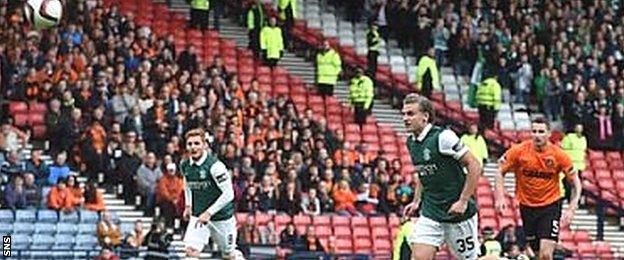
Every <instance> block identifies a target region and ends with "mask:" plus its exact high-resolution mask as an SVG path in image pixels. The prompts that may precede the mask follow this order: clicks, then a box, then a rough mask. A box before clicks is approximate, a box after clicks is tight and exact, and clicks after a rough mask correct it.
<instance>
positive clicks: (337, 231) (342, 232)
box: [334, 226, 351, 238]
mask: <svg viewBox="0 0 624 260" xmlns="http://www.w3.org/2000/svg"><path fill="white" fill-rule="evenodd" d="M334 236H336V238H351V228H349V227H345V226H337V227H334Z"/></svg>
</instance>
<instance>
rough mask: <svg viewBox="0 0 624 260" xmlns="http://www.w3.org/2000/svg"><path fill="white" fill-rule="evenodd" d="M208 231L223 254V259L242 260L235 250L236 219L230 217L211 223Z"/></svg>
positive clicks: (238, 252)
mask: <svg viewBox="0 0 624 260" xmlns="http://www.w3.org/2000/svg"><path fill="white" fill-rule="evenodd" d="M211 223H212V225H210V230H211V231H212V232H211V234H212V237H213V238H214V240H215V242H216V243H217V245H218V246H219V251H221V252H222V253H223V257H224V258H225V259H232V260H234V259H236V260H238V259H242V254H241V253H240V251H238V250H237V249H236V237H237V230H236V218H235V217H231V218H229V219H226V220H219V221H211Z"/></svg>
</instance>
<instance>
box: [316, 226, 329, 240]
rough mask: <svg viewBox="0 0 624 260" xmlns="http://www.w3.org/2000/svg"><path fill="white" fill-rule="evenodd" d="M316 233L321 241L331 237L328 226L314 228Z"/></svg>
mask: <svg viewBox="0 0 624 260" xmlns="http://www.w3.org/2000/svg"><path fill="white" fill-rule="evenodd" d="M314 231H315V232H316V236H317V237H318V238H319V239H321V238H323V239H325V238H329V237H330V236H331V235H332V230H331V227H330V226H316V227H315V228H314Z"/></svg>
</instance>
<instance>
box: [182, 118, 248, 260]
mask: <svg viewBox="0 0 624 260" xmlns="http://www.w3.org/2000/svg"><path fill="white" fill-rule="evenodd" d="M185 139H186V149H187V152H188V155H189V158H188V159H185V160H183V161H182V162H181V163H180V170H181V171H182V174H183V175H184V178H185V202H186V205H185V206H186V208H185V211H184V215H185V217H187V216H188V217H190V221H189V226H188V228H187V232H186V234H185V237H184V243H185V246H186V254H187V256H188V257H199V254H200V253H201V252H202V250H203V248H204V245H205V244H206V243H208V239H209V238H210V235H213V237H214V238H215V241H216V242H217V245H218V246H219V250H220V251H221V252H222V253H223V255H224V258H226V259H239V258H241V257H242V256H241V255H240V252H239V251H238V250H236V235H237V234H236V218H235V217H234V190H233V188H232V180H231V178H230V173H229V172H228V170H227V168H226V167H225V164H223V163H222V162H221V161H219V159H217V157H215V156H213V155H211V154H209V152H208V143H207V141H206V136H205V132H204V131H203V130H202V129H193V130H190V131H188V132H187V133H186V135H185Z"/></svg>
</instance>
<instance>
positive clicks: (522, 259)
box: [504, 243, 531, 260]
mask: <svg viewBox="0 0 624 260" xmlns="http://www.w3.org/2000/svg"><path fill="white" fill-rule="evenodd" d="M523 251H525V250H522V249H521V248H520V246H519V245H518V244H515V243H514V244H511V245H510V246H509V247H508V249H507V250H506V251H505V254H504V256H505V257H506V258H507V259H513V260H529V259H531V258H529V256H528V255H527V254H525V253H524V252H523Z"/></svg>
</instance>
